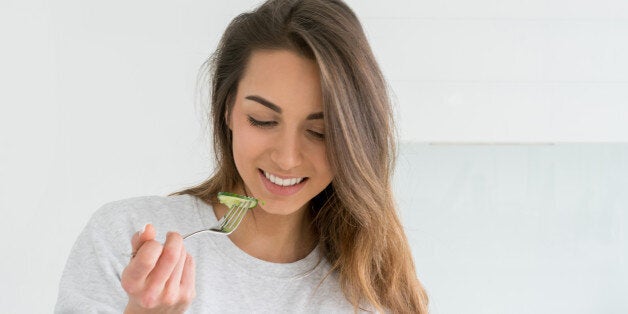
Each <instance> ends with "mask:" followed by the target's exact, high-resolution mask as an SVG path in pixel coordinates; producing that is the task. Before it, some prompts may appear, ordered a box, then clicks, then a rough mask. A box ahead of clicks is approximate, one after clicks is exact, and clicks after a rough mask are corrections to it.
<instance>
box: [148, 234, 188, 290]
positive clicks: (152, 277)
mask: <svg viewBox="0 0 628 314" xmlns="http://www.w3.org/2000/svg"><path fill="white" fill-rule="evenodd" d="M182 246H183V238H181V235H179V234H178V233H176V232H168V234H167V235H166V243H164V249H163V251H162V252H161V256H159V260H158V261H157V264H156V265H155V268H153V270H152V271H151V272H150V274H148V277H147V278H146V284H147V285H149V286H150V287H151V289H157V290H159V292H161V290H163V288H164V286H165V284H166V281H167V280H168V278H170V275H171V274H172V271H173V270H174V268H175V266H176V265H177V263H178V262H179V257H180V255H181V254H180V253H181V247H182Z"/></svg>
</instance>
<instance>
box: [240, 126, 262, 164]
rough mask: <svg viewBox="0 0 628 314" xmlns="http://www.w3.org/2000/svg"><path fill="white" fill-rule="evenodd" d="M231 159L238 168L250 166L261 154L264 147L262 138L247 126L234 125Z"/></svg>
mask: <svg viewBox="0 0 628 314" xmlns="http://www.w3.org/2000/svg"><path fill="white" fill-rule="evenodd" d="M232 136H233V157H234V159H235V161H236V165H237V166H238V168H240V166H241V165H242V166H243V165H247V164H249V165H250V164H251V160H252V159H255V158H256V157H257V156H259V155H260V154H262V152H263V149H264V147H265V143H264V137H262V136H260V134H259V132H255V130H254V129H252V128H251V127H250V126H249V125H243V124H241V123H239V124H235V125H234V126H233V131H232Z"/></svg>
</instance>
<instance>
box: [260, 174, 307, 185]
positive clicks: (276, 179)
mask: <svg viewBox="0 0 628 314" xmlns="http://www.w3.org/2000/svg"><path fill="white" fill-rule="evenodd" d="M264 175H265V176H266V178H267V179H268V180H270V182H272V183H274V184H277V185H281V186H292V185H295V184H299V183H301V181H303V178H292V179H282V178H279V177H276V176H274V175H272V174H270V173H268V172H266V171H264Z"/></svg>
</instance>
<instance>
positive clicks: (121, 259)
mask: <svg viewBox="0 0 628 314" xmlns="http://www.w3.org/2000/svg"><path fill="white" fill-rule="evenodd" d="M133 232H134V227H133V225H132V223H131V222H130V221H129V219H128V217H127V216H126V215H125V214H124V213H123V212H121V211H120V208H115V206H112V203H109V204H106V205H104V206H102V207H101V208H100V209H99V210H97V211H96V212H95V213H94V214H93V216H92V217H91V219H90V220H89V222H88V223H87V225H86V226H85V228H84V229H83V231H82V232H81V233H80V235H79V237H78V238H77V240H76V241H75V243H74V246H73V248H72V250H71V252H70V256H69V257H68V260H67V262H66V265H65V268H64V270H63V274H62V276H61V281H60V283H59V294H58V297H57V304H56V306H55V311H54V312H55V313H122V312H123V311H124V308H125V307H126V304H127V301H128V296H127V294H126V292H125V291H124V289H122V286H121V284H120V277H121V275H122V271H123V270H124V268H125V267H126V265H127V264H128V261H129V256H128V254H129V253H130V252H131V244H130V239H131V236H132V235H133Z"/></svg>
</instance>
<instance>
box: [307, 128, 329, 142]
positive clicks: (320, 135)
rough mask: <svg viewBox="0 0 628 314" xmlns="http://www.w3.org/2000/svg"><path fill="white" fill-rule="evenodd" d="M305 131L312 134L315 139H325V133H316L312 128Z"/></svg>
mask: <svg viewBox="0 0 628 314" xmlns="http://www.w3.org/2000/svg"><path fill="white" fill-rule="evenodd" d="M307 131H308V132H309V133H310V134H312V136H314V137H315V138H316V139H319V140H324V139H325V134H323V133H318V132H315V131H312V130H307Z"/></svg>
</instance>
